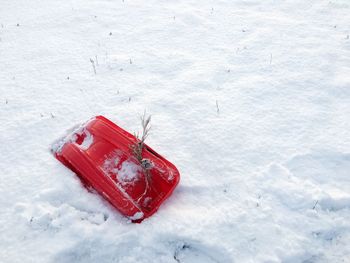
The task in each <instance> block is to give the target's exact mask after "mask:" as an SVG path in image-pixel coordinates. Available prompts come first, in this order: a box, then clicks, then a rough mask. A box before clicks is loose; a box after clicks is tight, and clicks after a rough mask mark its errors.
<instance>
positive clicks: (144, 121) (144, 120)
mask: <svg viewBox="0 0 350 263" xmlns="http://www.w3.org/2000/svg"><path fill="white" fill-rule="evenodd" d="M150 123H151V115H150V116H148V117H146V112H144V113H143V116H142V117H141V125H142V136H141V138H140V137H139V136H138V135H135V137H136V139H137V141H136V143H135V144H133V145H132V146H131V149H132V153H133V155H134V156H135V157H136V159H137V160H138V161H139V163H140V165H141V167H142V169H143V171H144V173H145V178H146V190H147V189H148V187H149V186H150V184H151V180H152V178H151V173H150V169H152V167H153V163H152V162H151V160H149V159H146V158H143V156H142V151H143V148H144V146H145V140H146V138H147V137H148V135H149V131H150V129H151V125H150Z"/></svg>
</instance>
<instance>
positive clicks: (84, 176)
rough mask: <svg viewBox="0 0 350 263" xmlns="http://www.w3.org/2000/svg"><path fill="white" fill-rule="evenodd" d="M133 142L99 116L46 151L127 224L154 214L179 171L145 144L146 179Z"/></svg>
mask: <svg viewBox="0 0 350 263" xmlns="http://www.w3.org/2000/svg"><path fill="white" fill-rule="evenodd" d="M137 143H138V139H137V138H136V137H135V136H134V135H132V134H130V133H128V132H127V131H125V130H123V129H122V128H120V127H119V126H117V125H116V124H114V123H113V122H111V121H110V120H108V119H106V118H105V117H103V116H97V117H95V118H93V119H91V120H90V121H88V122H86V123H85V124H83V125H82V126H80V127H78V128H76V129H75V130H73V131H72V132H71V133H70V134H68V135H67V136H66V137H65V138H63V139H62V140H60V141H58V142H57V143H55V144H54V145H53V147H52V150H53V153H54V155H55V157H56V158H57V159H58V160H59V161H61V162H62V163H63V164H64V165H65V166H67V167H68V168H70V169H71V170H72V171H73V172H75V173H76V174H77V175H78V176H79V178H80V179H81V181H82V182H83V183H84V184H85V185H86V186H87V187H92V188H93V189H95V190H96V191H97V192H98V193H100V194H101V195H102V196H103V197H104V198H105V199H106V200H108V201H109V202H110V203H111V204H112V205H113V206H114V207H115V208H117V209H118V210H119V211H120V212H121V213H122V214H123V215H125V216H127V217H128V218H130V219H131V220H132V222H141V221H142V220H143V219H145V218H147V217H149V216H151V215H152V214H153V213H155V212H156V211H157V209H158V208H159V206H160V205H161V204H162V203H163V202H164V200H165V199H167V198H168V197H169V196H170V195H171V193H172V192H173V191H174V189H175V187H176V186H177V184H178V182H179V180H180V174H179V171H178V170H177V169H176V167H175V166H174V165H173V164H172V163H170V162H169V161H167V160H166V159H165V158H164V157H162V156H161V155H159V154H158V153H156V152H155V151H154V150H153V149H151V148H150V147H149V146H147V145H146V144H145V145H144V148H143V151H142V157H143V158H146V159H148V160H149V161H150V162H151V164H152V166H151V168H150V170H148V171H149V173H148V175H146V172H145V170H144V169H143V168H142V167H141V165H140V162H139V161H138V160H137V158H136V157H135V156H134V154H133V152H132V146H133V145H135V144H137Z"/></svg>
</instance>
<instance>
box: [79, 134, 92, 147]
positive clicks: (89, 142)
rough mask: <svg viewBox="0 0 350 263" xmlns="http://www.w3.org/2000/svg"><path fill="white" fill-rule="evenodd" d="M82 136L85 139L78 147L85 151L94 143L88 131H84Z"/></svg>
mask: <svg viewBox="0 0 350 263" xmlns="http://www.w3.org/2000/svg"><path fill="white" fill-rule="evenodd" d="M84 135H85V137H84V139H83V142H82V143H81V144H80V146H79V147H80V148H81V149H82V150H84V151H86V150H88V149H89V148H90V146H91V145H92V143H93V142H94V136H92V134H91V133H90V132H89V131H88V130H84Z"/></svg>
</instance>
